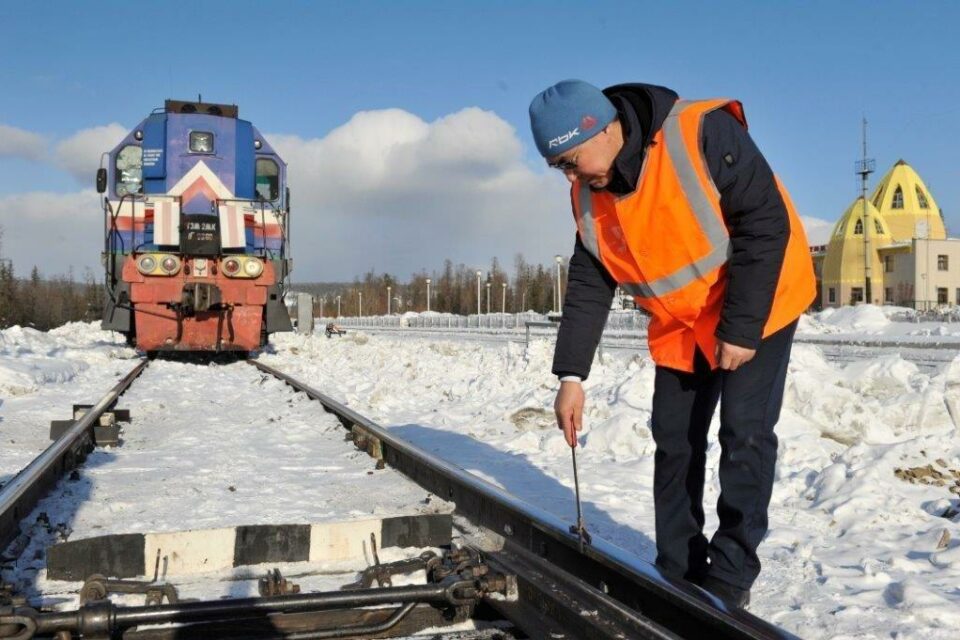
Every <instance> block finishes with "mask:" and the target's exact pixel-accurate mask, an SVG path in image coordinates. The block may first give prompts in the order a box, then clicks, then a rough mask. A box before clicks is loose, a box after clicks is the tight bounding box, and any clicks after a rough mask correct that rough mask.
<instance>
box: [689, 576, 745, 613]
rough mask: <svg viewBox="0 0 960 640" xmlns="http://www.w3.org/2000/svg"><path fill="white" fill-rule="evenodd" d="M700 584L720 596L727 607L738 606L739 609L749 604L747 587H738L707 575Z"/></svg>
mask: <svg viewBox="0 0 960 640" xmlns="http://www.w3.org/2000/svg"><path fill="white" fill-rule="evenodd" d="M700 586H701V587H703V588H704V589H705V590H707V591H709V592H710V593H712V594H713V595H715V596H717V597H718V598H720V600H722V601H723V604H725V605H727V606H728V607H739V608H740V609H743V608H744V607H746V606H747V605H748V604H750V590H749V589H740V588H739V587H735V586H733V585H732V584H730V583H728V582H723V581H722V580H717V579H716V578H714V577H713V576H707V577H706V578H704V579H703V581H702V582H701V583H700Z"/></svg>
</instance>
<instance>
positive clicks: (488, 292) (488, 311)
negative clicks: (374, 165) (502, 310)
mask: <svg viewBox="0 0 960 640" xmlns="http://www.w3.org/2000/svg"><path fill="white" fill-rule="evenodd" d="M487 315H490V283H489V282H488V283H487Z"/></svg>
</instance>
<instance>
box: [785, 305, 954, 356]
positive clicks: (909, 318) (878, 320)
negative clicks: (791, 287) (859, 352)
mask: <svg viewBox="0 0 960 640" xmlns="http://www.w3.org/2000/svg"><path fill="white" fill-rule="evenodd" d="M956 312H957V309H956V308H953V313H952V318H953V319H952V321H949V322H943V321H937V320H934V319H930V318H928V317H926V316H925V315H924V314H923V313H920V312H916V311H913V310H912V309H906V308H904V307H894V306H882V307H881V306H876V305H872V304H864V305H857V306H855V307H850V306H847V307H840V308H837V309H824V310H823V311H820V312H818V313H813V314H808V315H804V316H803V317H802V318H801V319H800V326H799V327H798V328H797V335H798V336H802V337H815V336H823V337H825V338H829V339H832V340H836V339H848V340H856V341H862V340H867V341H871V340H890V341H894V342H898V341H899V342H921V343H927V342H934V343H944V344H947V345H952V346H954V347H960V322H957V318H958V317H960V316H958V315H957V313H956ZM950 316H951V314H945V317H950Z"/></svg>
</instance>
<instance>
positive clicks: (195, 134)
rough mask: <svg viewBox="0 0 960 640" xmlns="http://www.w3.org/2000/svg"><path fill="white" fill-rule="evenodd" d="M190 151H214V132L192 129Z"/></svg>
mask: <svg viewBox="0 0 960 640" xmlns="http://www.w3.org/2000/svg"><path fill="white" fill-rule="evenodd" d="M190 153H213V134H212V133H210V132H209V131H191V132H190Z"/></svg>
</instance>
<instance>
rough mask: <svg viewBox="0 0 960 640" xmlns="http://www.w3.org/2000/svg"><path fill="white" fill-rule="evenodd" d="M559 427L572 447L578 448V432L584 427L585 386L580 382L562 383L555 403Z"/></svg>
mask: <svg viewBox="0 0 960 640" xmlns="http://www.w3.org/2000/svg"><path fill="white" fill-rule="evenodd" d="M553 410H554V411H555V412H556V414H557V426H558V427H560V429H561V430H562V431H563V437H564V438H565V439H566V441H567V444H568V445H570V446H571V447H576V446H577V431H580V428H581V427H582V426H583V385H581V384H580V383H579V382H561V383H560V391H558V392H557V399H556V400H555V401H554V403H553Z"/></svg>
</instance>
